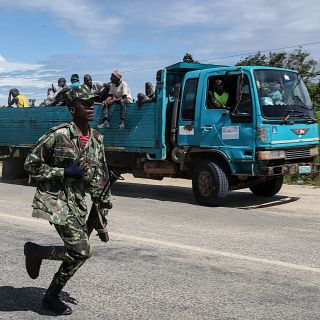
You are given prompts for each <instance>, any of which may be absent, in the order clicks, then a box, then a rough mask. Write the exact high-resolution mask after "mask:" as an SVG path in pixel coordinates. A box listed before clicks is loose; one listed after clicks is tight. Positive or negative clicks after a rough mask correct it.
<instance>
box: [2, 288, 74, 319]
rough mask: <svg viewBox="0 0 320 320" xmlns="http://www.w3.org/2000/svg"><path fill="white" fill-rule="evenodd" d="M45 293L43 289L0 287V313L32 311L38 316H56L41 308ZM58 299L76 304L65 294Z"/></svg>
mask: <svg viewBox="0 0 320 320" xmlns="http://www.w3.org/2000/svg"><path fill="white" fill-rule="evenodd" d="M45 292H46V289H44V288H37V287H25V288H14V287H11V286H3V287H0V311H6V312H13V311H29V310H30V311H33V312H35V313H38V314H40V315H48V316H56V314H54V313H52V312H50V311H49V310H46V309H44V308H43V307H42V305H41V301H42V298H43V296H44V294H45ZM60 299H61V300H63V301H65V302H69V303H72V304H77V302H76V300H75V299H74V298H72V297H71V296H70V295H69V294H68V293H67V292H64V291H63V292H62V293H61V295H60Z"/></svg>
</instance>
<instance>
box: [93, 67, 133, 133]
mask: <svg viewBox="0 0 320 320" xmlns="http://www.w3.org/2000/svg"><path fill="white" fill-rule="evenodd" d="M121 78H122V74H121V72H120V71H119V70H115V71H113V72H112V74H111V78H110V81H111V84H110V89H109V94H108V97H107V99H106V100H104V101H103V105H104V117H103V122H102V123H101V124H100V125H99V126H98V128H109V127H110V123H109V108H110V106H112V105H113V104H119V105H120V122H119V128H120V129H123V128H124V127H125V118H126V109H127V104H128V103H132V101H133V100H132V95H131V91H130V88H129V86H128V84H127V83H126V82H125V81H122V80H121Z"/></svg>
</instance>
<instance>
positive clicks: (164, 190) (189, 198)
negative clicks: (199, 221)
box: [0, 179, 300, 210]
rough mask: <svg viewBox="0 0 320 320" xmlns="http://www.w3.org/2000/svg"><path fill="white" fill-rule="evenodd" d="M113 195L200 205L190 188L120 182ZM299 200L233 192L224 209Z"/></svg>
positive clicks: (23, 182) (25, 182) (265, 206)
mask: <svg viewBox="0 0 320 320" xmlns="http://www.w3.org/2000/svg"><path fill="white" fill-rule="evenodd" d="M0 183H8V184H16V185H25V186H35V184H34V183H33V184H31V185H29V184H28V182H27V180H26V179H15V180H0ZM112 194H113V195H115V196H120V197H128V198H138V199H140V198H141V199H152V200H160V201H170V202H180V203H188V204H194V205H198V203H197V202H196V200H195V199H194V197H193V192H192V189H191V188H189V187H179V186H169V185H152V184H142V183H126V182H120V183H116V184H115V185H113V187H112ZM299 199H300V197H287V196H280V195H275V196H273V197H259V196H255V195H254V194H252V193H251V191H249V190H248V192H244V191H241V192H239V191H232V192H230V193H229V195H228V197H227V200H226V202H225V204H224V205H223V207H227V208H238V209H246V210H249V209H256V208H268V207H273V206H278V205H281V204H287V203H290V202H295V201H297V200H299Z"/></svg>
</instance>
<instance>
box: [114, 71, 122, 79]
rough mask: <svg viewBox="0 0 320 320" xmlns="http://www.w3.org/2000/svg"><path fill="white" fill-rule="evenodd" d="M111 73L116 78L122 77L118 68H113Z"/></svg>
mask: <svg viewBox="0 0 320 320" xmlns="http://www.w3.org/2000/svg"><path fill="white" fill-rule="evenodd" d="M112 74H113V75H114V76H115V77H117V78H118V79H121V78H122V74H121V72H120V71H119V70H114V71H113V72H112Z"/></svg>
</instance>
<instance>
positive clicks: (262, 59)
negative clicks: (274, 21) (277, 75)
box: [236, 48, 318, 82]
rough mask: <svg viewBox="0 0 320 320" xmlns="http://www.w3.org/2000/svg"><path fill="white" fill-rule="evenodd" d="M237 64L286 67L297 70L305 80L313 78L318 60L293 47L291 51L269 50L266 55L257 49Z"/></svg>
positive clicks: (308, 53)
mask: <svg viewBox="0 0 320 320" xmlns="http://www.w3.org/2000/svg"><path fill="white" fill-rule="evenodd" d="M236 65H237V66H270V67H278V68H288V69H294V70H297V71H299V73H300V75H301V76H302V77H303V78H304V80H305V81H306V82H309V81H311V80H312V79H313V78H315V75H314V74H315V71H316V69H317V66H318V62H317V61H316V60H314V59H312V58H310V52H308V51H304V50H302V48H299V49H295V50H294V51H292V52H285V51H281V52H269V54H268V55H264V54H261V52H260V51H258V52H257V53H256V54H254V55H250V56H248V57H246V58H245V59H243V60H240V61H239V62H238V63H237V64H236Z"/></svg>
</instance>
